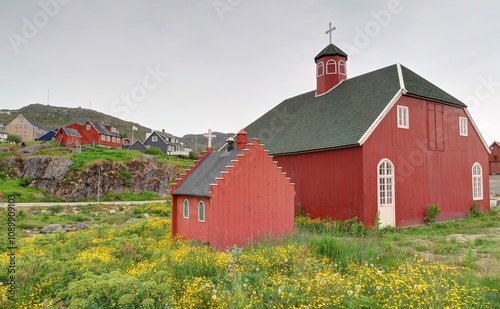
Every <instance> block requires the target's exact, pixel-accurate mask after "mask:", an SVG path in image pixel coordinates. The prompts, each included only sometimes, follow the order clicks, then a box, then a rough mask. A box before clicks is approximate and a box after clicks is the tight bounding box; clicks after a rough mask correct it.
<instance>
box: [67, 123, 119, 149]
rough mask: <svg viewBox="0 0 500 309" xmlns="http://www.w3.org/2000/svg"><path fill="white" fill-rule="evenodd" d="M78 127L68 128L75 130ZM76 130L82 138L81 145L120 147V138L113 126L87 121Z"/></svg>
mask: <svg viewBox="0 0 500 309" xmlns="http://www.w3.org/2000/svg"><path fill="white" fill-rule="evenodd" d="M78 126H79V124H72V125H70V126H68V127H71V128H75V129H76V128H77V127H78ZM77 130H78V132H79V133H80V135H81V136H82V144H94V145H101V146H110V147H119V148H121V147H122V136H121V135H120V133H119V132H118V130H117V129H116V127H114V126H111V125H106V124H103V123H95V122H90V121H87V122H86V123H85V125H83V126H81V128H79V129H77Z"/></svg>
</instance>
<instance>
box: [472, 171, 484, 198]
mask: <svg viewBox="0 0 500 309" xmlns="http://www.w3.org/2000/svg"><path fill="white" fill-rule="evenodd" d="M472 198H473V200H474V201H477V200H482V199H483V168H482V167H481V164H479V163H477V162H476V163H474V165H472Z"/></svg>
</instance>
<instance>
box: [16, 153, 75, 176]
mask: <svg viewBox="0 0 500 309" xmlns="http://www.w3.org/2000/svg"><path fill="white" fill-rule="evenodd" d="M7 165H8V166H10V167H12V166H17V167H18V169H13V170H12V173H14V176H17V177H21V178H22V177H24V176H29V177H31V178H33V179H44V180H61V179H63V178H64V176H66V174H67V173H68V172H69V169H70V168H71V165H73V161H71V160H70V159H68V158H64V157H54V156H34V157H27V158H11V159H9V161H8V162H7ZM12 173H11V174H12Z"/></svg>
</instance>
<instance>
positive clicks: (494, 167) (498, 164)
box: [488, 142, 500, 174]
mask: <svg viewBox="0 0 500 309" xmlns="http://www.w3.org/2000/svg"><path fill="white" fill-rule="evenodd" d="M490 152H491V153H490V155H489V158H488V159H489V161H490V174H500V143H499V142H493V144H491V145H490Z"/></svg>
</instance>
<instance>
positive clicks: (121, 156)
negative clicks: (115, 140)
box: [71, 147, 142, 171]
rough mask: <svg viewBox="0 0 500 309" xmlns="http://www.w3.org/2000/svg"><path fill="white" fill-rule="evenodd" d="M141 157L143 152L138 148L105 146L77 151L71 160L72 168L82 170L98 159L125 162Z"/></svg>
mask: <svg viewBox="0 0 500 309" xmlns="http://www.w3.org/2000/svg"><path fill="white" fill-rule="evenodd" d="M141 157H142V153H140V152H139V151H136V150H125V149H116V148H105V147H94V148H88V149H87V150H85V151H82V152H81V153H75V154H73V155H72V156H71V160H73V166H71V170H73V171H81V170H84V169H85V168H86V167H87V166H88V165H90V164H92V163H95V162H98V161H110V162H125V161H129V160H133V159H136V158H141Z"/></svg>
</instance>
